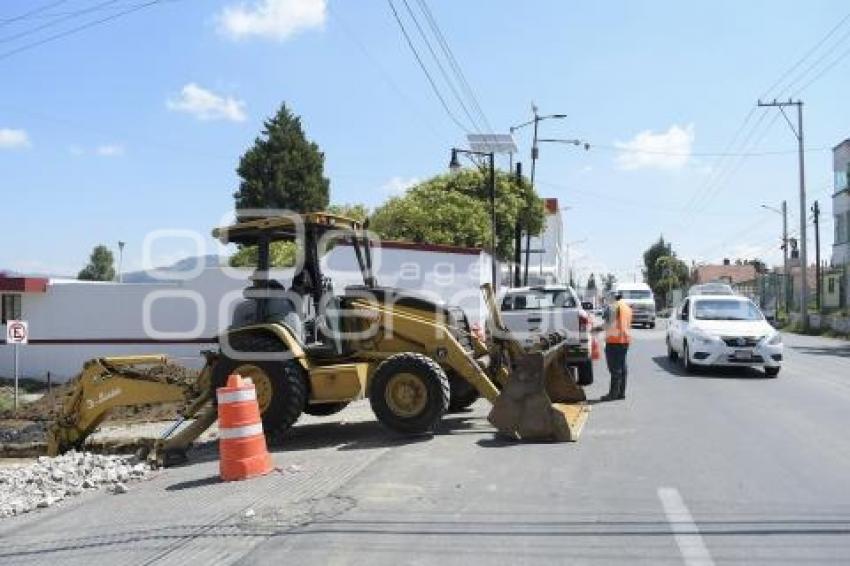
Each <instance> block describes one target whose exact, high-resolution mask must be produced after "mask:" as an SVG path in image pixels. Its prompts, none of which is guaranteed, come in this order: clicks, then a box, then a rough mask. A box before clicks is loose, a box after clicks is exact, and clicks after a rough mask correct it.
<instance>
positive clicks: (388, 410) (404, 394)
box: [369, 352, 451, 434]
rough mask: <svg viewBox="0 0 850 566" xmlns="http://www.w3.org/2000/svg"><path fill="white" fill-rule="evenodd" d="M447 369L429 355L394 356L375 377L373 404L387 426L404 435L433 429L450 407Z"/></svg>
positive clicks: (380, 367) (371, 399) (370, 396)
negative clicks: (444, 369)
mask: <svg viewBox="0 0 850 566" xmlns="http://www.w3.org/2000/svg"><path fill="white" fill-rule="evenodd" d="M450 389H451V388H450V386H449V378H448V376H446V372H445V371H443V368H441V367H440V366H439V364H437V363H436V362H435V361H434V360H432V359H431V358H429V357H428V356H425V355H422V354H418V353H414V352H405V353H401V354H395V355H393V356H390V357H389V358H387V359H386V360H384V361H383V362H381V364H380V365H379V366H378V368H377V369H376V370H375V373H374V375H373V376H372V384H371V386H370V390H369V403H370V404H371V405H372V411H373V412H374V413H375V416H376V417H377V418H378V421H380V422H381V424H383V425H384V426H386V427H387V428H389V429H391V430H394V431H396V432H400V433H403V434H423V433H427V432H433V431H434V429H435V428H436V427H437V425H438V424H439V422H440V419H441V418H442V416H443V414H444V413H445V412H446V411H447V410H448V408H449V399H450V397H451V393H450Z"/></svg>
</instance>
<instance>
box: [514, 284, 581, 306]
mask: <svg viewBox="0 0 850 566" xmlns="http://www.w3.org/2000/svg"><path fill="white" fill-rule="evenodd" d="M575 306H576V301H575V297H573V295H572V293H570V292H569V291H568V290H565V289H550V290H546V289H532V290H530V291H523V292H521V293H511V294H509V295H507V296H506V297H505V299H504V300H503V301H502V310H503V311H520V310H533V309H551V308H574V307H575Z"/></svg>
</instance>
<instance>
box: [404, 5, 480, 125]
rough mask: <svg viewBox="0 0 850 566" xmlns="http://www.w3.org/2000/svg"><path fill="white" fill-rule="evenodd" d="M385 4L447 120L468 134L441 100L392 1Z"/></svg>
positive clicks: (442, 99)
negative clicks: (447, 117)
mask: <svg viewBox="0 0 850 566" xmlns="http://www.w3.org/2000/svg"><path fill="white" fill-rule="evenodd" d="M387 4H389V6H390V10H391V11H392V13H393V17H394V18H395V21H396V23H397V24H398V27H399V29H401V33H402V35H404V39H405V41H406V42H407V46H408V47H409V48H410V50H411V51H412V52H413V56H414V57H415V58H416V62H417V63H418V64H419V68H420V69H422V72H423V73H424V74H425V77H426V78H427V79H428V83H429V84H430V85H431V90H433V91H434V94H435V95H436V97H437V99H438V100H439V101H440V104H441V105H442V107H443V110H445V111H446V114H447V115H448V116H449V118H450V119H451V120H452V122H454V123H455V124H456V125H457V127H459V128H460V129H461V130H463V131H464V132H466V133H470V132H469V129H468V128H467V127H466V126H464V125H463V124H462V123H461V121H460V120H458V119H457V116H455V115H454V113H453V112H452V111H451V109H450V108H449V105H448V104H446V99H445V98H443V95H442V93H441V92H440V90H439V89H438V88H437V84H436V83H435V82H434V79H433V77H431V73H429V72H428V68H427V67H426V66H425V63H424V62H423V61H422V57H420V56H419V52H418V51H417V50H416V46H415V45H413V41H411V39H410V35H408V33H407V29H405V27H404V23H403V22H402V21H401V18H400V17H399V15H398V12H397V11H396V9H395V5H394V4H393V1H392V0H387Z"/></svg>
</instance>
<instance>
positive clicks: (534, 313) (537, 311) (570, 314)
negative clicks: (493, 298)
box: [500, 285, 593, 385]
mask: <svg viewBox="0 0 850 566" xmlns="http://www.w3.org/2000/svg"><path fill="white" fill-rule="evenodd" d="M500 310H501V313H502V320H503V321H504V323H505V326H506V327H507V329H508V330H510V331H511V333H512V334H513V335H514V336H515V337H516V338H517V339H518V340H520V341H521V342H523V343H528V344H530V343H531V342H533V341H534V340H535V336H538V335H540V334H546V333H548V332H561V333H564V334H565V335H566V340H567V344H568V346H567V349H568V350H567V351H568V362H567V363H568V364H569V365H571V366H575V367H576V368H577V369H578V382H579V385H590V384H591V383H593V360H592V359H591V349H590V333H591V316H590V314H589V313H587V312H586V311H585V310H584V309H583V308H582V306H581V301H580V300H579V298H578V295H576V292H575V291H574V290H573V289H572V288H571V287H566V286H563V285H544V286H539V287H516V288H514V289H508V290H507V291H506V292H505V294H504V296H503V297H502V301H501V309H500Z"/></svg>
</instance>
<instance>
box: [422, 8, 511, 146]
mask: <svg viewBox="0 0 850 566" xmlns="http://www.w3.org/2000/svg"><path fill="white" fill-rule="evenodd" d="M417 2H418V4H419V9H420V10H421V11H422V13H423V14H424V15H425V19H426V21H427V22H428V25H429V26H430V28H431V31H432V33H433V34H434V37H436V38H437V43H438V44H439V45H440V48H441V49H442V51H443V54H444V55H445V56H446V59H447V60H448V62H449V65H450V67H451V68H452V70H453V71H454V73H455V76H457V78H458V80H459V82H460V85H461V87H462V88H463V90H464V91H466V94H467V96H468V97H469V99H470V100H471V102H472V106H473V107H474V108H475V111H476V112H477V113H478V115H479V117H480V118H481V120H482V121H483V123H484V125H485V126H486V127H487V131H488V132H493V131H494V130H493V126H492V125H491V124H490V121H489V120H488V119H487V115H486V114H485V113H484V110H482V108H481V104H480V103H479V101H478V97H477V96H476V94H475V91H474V90H473V89H472V86H471V85H470V83H469V81H468V80H467V79H466V74H465V73H464V72H463V69H462V68H461V66H460V63H459V62H458V60H457V58H456V57H455V55H454V51H452V48H451V45H449V42H448V41H447V40H446V37H445V35H444V34H443V31H442V29H441V28H440V25H439V23H437V20H436V18H435V17H434V14H433V12H431V9H430V8H429V7H428V4H427V2H426V1H425V0H417Z"/></svg>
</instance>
